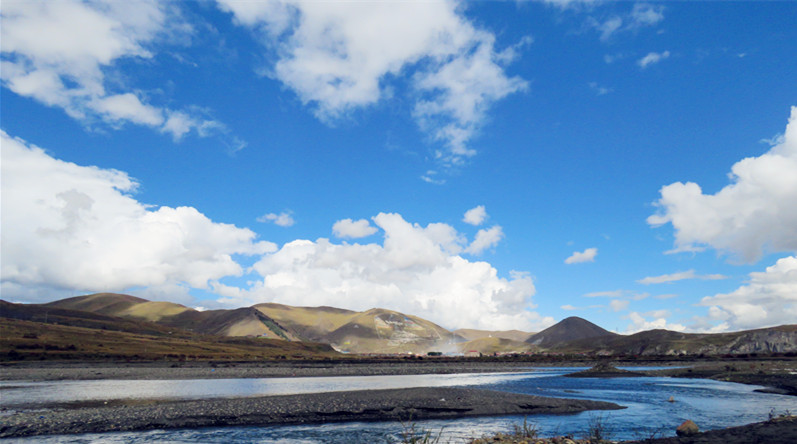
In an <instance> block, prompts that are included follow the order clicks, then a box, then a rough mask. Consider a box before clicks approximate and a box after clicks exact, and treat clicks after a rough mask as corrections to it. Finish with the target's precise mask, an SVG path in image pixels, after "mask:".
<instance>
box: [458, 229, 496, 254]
mask: <svg viewBox="0 0 797 444" xmlns="http://www.w3.org/2000/svg"><path fill="white" fill-rule="evenodd" d="M503 238H504V230H503V229H502V228H501V226H500V225H494V226H492V227H490V228H489V229H486V230H479V231H478V232H477V233H476V238H475V239H473V242H471V244H470V245H469V246H468V248H466V249H465V252H466V253H470V254H475V255H478V254H482V253H483V252H484V250H487V249H488V248H492V247H494V246H496V245H498V242H501V239H503Z"/></svg>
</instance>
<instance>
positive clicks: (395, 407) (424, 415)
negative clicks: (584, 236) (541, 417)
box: [0, 388, 623, 438]
mask: <svg viewBox="0 0 797 444" xmlns="http://www.w3.org/2000/svg"><path fill="white" fill-rule="evenodd" d="M41 408H43V409H44V410H35V411H23V412H19V413H13V414H10V415H6V416H2V417H0V438H8V437H22V436H34V435H53V434H75V433H101V432H114V431H131V430H150V429H168V428H194V427H213V426H244V425H251V426H255V425H258V426H263V425H275V424H280V425H286V424H308V423H325V422H344V421H407V420H423V419H453V418H463V417H468V416H504V415H534V414H546V413H576V412H582V411H585V410H616V409H621V408H623V407H621V406H619V405H617V404H614V403H610V402H601V401H588V400H576V399H560V398H544V397H540V396H531V395H521V394H514V393H506V392H496V391H491V390H481V389H468V388H411V389H397V390H359V391H350V392H337V393H314V394H304V395H283V396H265V397H257V398H231V399H230V398H225V399H207V400H193V401H149V402H142V401H133V402H124V401H120V402H114V403H111V404H106V403H98V402H93V403H71V404H70V405H58V406H41Z"/></svg>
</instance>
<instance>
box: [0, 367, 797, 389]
mask: <svg viewBox="0 0 797 444" xmlns="http://www.w3.org/2000/svg"><path fill="white" fill-rule="evenodd" d="M601 362H603V361H601ZM608 362H610V363H611V365H613V366H618V367H623V366H634V367H645V366H651V367H654V366H655V367H670V368H666V369H658V370H638V371H637V372H636V373H637V374H636V376H639V375H646V376H668V377H678V378H698V379H714V380H718V381H728V382H737V383H742V384H751V385H761V386H764V387H765V388H764V389H761V391H765V392H768V393H776V394H783V395H792V396H797V358H792V359H779V360H766V359H761V360H750V359H744V360H726V361H716V360H713V361H691V362H690V361H684V360H673V361H658V360H657V361H653V362H639V361H620V360H613V361H608ZM595 364H596V361H590V360H583V361H554V362H538V361H534V362H527V361H500V360H467V359H461V360H444V359H427V360H394V361H385V360H369V359H351V360H337V361H261V362H212V361H211V362H165V361H159V362H116V363H112V362H68V361H67V362H52V361H44V362H22V363H13V364H3V365H2V366H0V381H78V380H96V379H121V380H172V379H238V378H279V377H314V376H376V375H424V374H454V373H503V372H523V371H529V370H530V369H531V368H540V367H586V368H589V367H593V366H594V365H595ZM587 374H589V373H587ZM594 376H615V377H617V376H631V375H630V374H622V375H621V374H620V373H619V372H615V373H614V374H612V375H608V374H607V375H600V374H596V375H594Z"/></svg>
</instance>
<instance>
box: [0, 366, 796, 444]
mask: <svg viewBox="0 0 797 444" xmlns="http://www.w3.org/2000/svg"><path fill="white" fill-rule="evenodd" d="M627 369H631V370H633V368H627ZM648 369H649V368H648ZM578 370H580V369H579V368H544V369H542V368H541V369H528V371H526V372H519V373H498V374H453V375H413V376H407V375H402V376H364V377H351V376H348V377H315V378H258V379H200V380H176V381H175V380H169V381H151V380H147V381H122V380H97V381H58V382H19V381H8V382H3V383H0V388H1V389H2V402H1V404H2V406H3V407H4V408H6V409H9V410H13V409H15V408H18V407H21V406H22V405H25V406H26V408H30V407H32V406H35V405H37V404H44V403H50V402H69V401H86V400H100V401H101V400H112V399H203V398H215V397H243V396H266V395H278V394H297V393H318V392H329V391H344V390H363V389H386V388H402V387H444V386H452V387H453V386H471V387H479V388H485V389H491V390H499V391H508V392H516V393H525V394H531V395H539V396H550V397H564V398H582V399H592V400H600V401H610V402H615V403H617V404H620V405H623V406H626V407H628V408H627V409H624V410H618V411H611V412H584V413H579V414H574V415H539V416H532V417H528V418H523V417H513V416H507V417H489V418H464V419H459V420H453V421H452V420H446V421H418V422H416V423H415V424H414V425H415V427H416V429H422V430H430V431H432V432H433V433H434V434H435V435H437V434H438V433H440V434H441V439H440V442H441V443H446V442H452V443H453V442H462V441H464V440H466V439H468V438H473V437H480V436H483V435H491V434H494V433H496V432H507V431H511V430H512V428H513V426H515V425H520V424H522V423H523V421H524V419H527V420H528V421H529V422H530V423H533V424H534V425H535V426H536V427H538V428H539V429H540V432H541V434H542V435H565V434H571V435H573V436H576V437H580V436H584V435H585V434H586V433H587V431H588V429H589V427H590V423H594V422H595V421H601V422H603V423H604V426H605V427H606V429H607V431H608V432H609V434H610V436H611V438H612V439H642V438H647V437H649V436H651V435H654V434H655V435H656V436H672V435H674V430H675V427H677V426H678V424H680V423H681V422H683V421H684V420H686V419H691V420H693V421H695V422H696V423H697V424H698V425H699V426H700V428H701V430H708V429H717V428H724V427H729V426H735V425H742V424H747V423H751V422H757V421H762V420H765V419H767V417H768V415H769V413H770V412H771V411H773V410H774V412H775V413H776V414H780V413H785V412H786V411H791V412H795V411H797V398H795V397H791V396H783V395H773V394H764V393H757V392H755V391H754V390H755V389H756V388H757V387H755V386H749V385H742V384H734V383H727V382H719V381H711V380H702V379H679V378H614V379H594V378H565V377H563V376H562V375H564V374H566V373H569V372H573V371H578ZM670 397H672V398H673V399H674V401H675V402H668V399H669V398H670ZM42 414H46V411H43V412H42ZM1 419H2V418H1V417H0V420H1ZM403 431H404V426H403V425H402V424H400V423H398V422H396V421H387V422H375V423H340V424H324V425H312V426H272V427H224V428H207V429H179V430H154V431H146V432H122V433H102V434H85V435H64V436H48V437H33V438H24V439H17V440H10V442H20V443H33V442H36V443H51V444H55V443H58V444H62V443H145V442H146V443H148V442H169V443H196V442H203V443H249V442H256V443H269V444H271V443H274V444H277V443H279V444H310V443H330V444H333V443H340V444H360V443H362V444H366V443H367V444H373V443H390V442H397V441H399V440H400V438H401V433H402V432H403Z"/></svg>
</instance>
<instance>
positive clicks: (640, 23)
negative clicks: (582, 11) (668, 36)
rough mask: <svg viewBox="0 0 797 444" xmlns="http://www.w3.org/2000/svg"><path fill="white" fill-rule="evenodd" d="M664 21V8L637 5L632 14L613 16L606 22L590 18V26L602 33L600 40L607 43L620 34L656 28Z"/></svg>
mask: <svg viewBox="0 0 797 444" xmlns="http://www.w3.org/2000/svg"><path fill="white" fill-rule="evenodd" d="M663 20H664V7H663V6H660V5H651V4H647V3H635V4H634V7H633V8H632V9H631V12H629V13H627V14H622V15H612V16H611V17H609V18H607V19H606V20H604V21H602V22H601V21H599V20H596V19H594V18H590V20H589V22H588V24H589V25H590V26H592V27H594V28H595V29H596V30H597V31H598V32H599V33H600V40H601V41H602V42H606V41H609V40H611V38H612V37H613V36H614V35H615V34H618V33H621V32H627V31H632V32H633V31H638V30H639V29H641V28H644V27H649V26H655V25H657V24H659V23H660V22H661V21H663Z"/></svg>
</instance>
